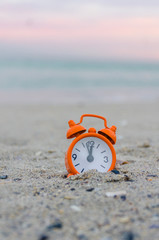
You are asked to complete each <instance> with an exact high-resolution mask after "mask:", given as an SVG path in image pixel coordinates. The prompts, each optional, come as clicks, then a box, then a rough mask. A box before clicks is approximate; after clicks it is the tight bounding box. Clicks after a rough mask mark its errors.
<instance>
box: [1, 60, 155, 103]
mask: <svg viewBox="0 0 159 240" xmlns="http://www.w3.org/2000/svg"><path fill="white" fill-rule="evenodd" d="M158 100H159V62H141V61H140V62H137V61H110V60H105V61H103V60H75V59H71V60H70V59H69V60H68V59H62V60H61V59H60V60H59V59H58V60H57V59H45V58H41V59H25V58H21V59H15V58H14V59H1V60H0V103H19V104H22V103H37V104H39V103H55V104H58V103H59V104H61V103H62V104H63V103H70V104H76V103H95V102H102V103H126V102H146V101H147V102H153V101H158Z"/></svg>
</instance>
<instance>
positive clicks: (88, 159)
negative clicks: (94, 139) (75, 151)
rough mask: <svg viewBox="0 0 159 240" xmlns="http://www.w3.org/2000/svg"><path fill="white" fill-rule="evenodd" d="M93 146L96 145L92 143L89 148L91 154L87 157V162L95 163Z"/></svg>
mask: <svg viewBox="0 0 159 240" xmlns="http://www.w3.org/2000/svg"><path fill="white" fill-rule="evenodd" d="M89 145H90V144H89ZM93 145H94V144H92V143H91V146H90V148H88V153H89V155H88V156H87V161H88V162H93V160H94V157H93V155H92V151H93Z"/></svg>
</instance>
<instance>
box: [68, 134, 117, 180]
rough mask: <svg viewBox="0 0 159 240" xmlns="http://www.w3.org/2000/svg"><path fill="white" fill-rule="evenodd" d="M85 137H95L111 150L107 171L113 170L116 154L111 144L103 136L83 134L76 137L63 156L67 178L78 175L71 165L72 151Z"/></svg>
mask: <svg viewBox="0 0 159 240" xmlns="http://www.w3.org/2000/svg"><path fill="white" fill-rule="evenodd" d="M86 137H97V138H100V139H101V140H103V141H104V142H106V144H107V145H108V146H109V148H110V150H111V153H112V164H111V166H110V168H109V170H108V172H109V171H111V170H113V169H114V168H115V163H116V153H115V149H114V147H113V145H112V143H111V142H110V141H109V140H108V139H107V138H106V137H104V136H103V135H101V134H99V133H83V134H81V135H79V136H78V137H76V138H75V139H74V140H73V141H72V143H71V144H70V146H69V148H68V150H67V153H66V155H65V166H66V169H67V171H68V173H69V175H68V177H69V176H70V175H75V174H80V173H79V172H78V171H77V170H76V168H75V167H74V165H73V163H72V150H73V147H74V146H75V144H76V143H77V142H78V141H79V140H81V139H83V138H86Z"/></svg>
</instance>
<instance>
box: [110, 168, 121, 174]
mask: <svg viewBox="0 0 159 240" xmlns="http://www.w3.org/2000/svg"><path fill="white" fill-rule="evenodd" d="M111 172H113V173H115V174H120V172H119V171H118V170H116V169H113V170H112V171H111Z"/></svg>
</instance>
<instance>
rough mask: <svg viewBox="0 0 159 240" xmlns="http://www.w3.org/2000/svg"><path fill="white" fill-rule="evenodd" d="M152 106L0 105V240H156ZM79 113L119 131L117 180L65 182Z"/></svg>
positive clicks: (158, 151)
mask: <svg viewBox="0 0 159 240" xmlns="http://www.w3.org/2000/svg"><path fill="white" fill-rule="evenodd" d="M158 106H159V103H157V102H156V103H149V104H148V103H145V104H120V105H118V104H113V105H109V104H105V105H94V106H93V105H85V104H78V105H76V106H75V105H62V106H53V105H41V106H40V105H35V106H31V105H28V106H27V105H25V106H20V105H13V106H9V105H7V106H5V105H4V106H0V113H1V115H0V126H1V128H0V177H1V178H4V179H0V239H6V240H8V239H9V240H17V239H22V240H23V239H31V240H34V239H36V240H46V239H61V240H63V239H65V240H67V239H68V240H70V239H71V240H72V239H77V240H78V239H79V240H87V239H97V240H98V239H99V240H114V239H115V240H116V239H118V240H119V239H121V240H122V239H124V240H126V239H127V240H132V239H144V240H149V239H153V240H158V239H159V134H158V133H159V111H158V109H159V107H158ZM83 113H94V114H100V115H102V116H105V117H106V118H107V121H108V126H111V125H116V126H117V128H118V130H117V139H118V141H117V143H116V145H115V149H116V153H117V159H118V160H119V163H118V164H117V166H116V167H117V169H118V171H119V173H120V174H115V173H112V172H110V173H105V174H103V173H97V172H96V171H90V172H88V173H84V174H81V175H78V176H73V177H71V178H69V179H68V178H66V174H67V172H66V169H65V164H64V155H65V151H66V150H67V148H68V146H69V144H70V143H71V140H67V139H66V138H65V135H66V131H67V129H68V124H67V122H68V120H70V119H73V120H74V121H75V122H78V121H79V118H80V116H81V115H82V114H83ZM84 126H86V127H87V128H88V127H91V126H92V127H96V128H97V129H101V128H103V122H102V121H101V120H93V119H91V118H89V119H87V120H85V121H84ZM123 162H125V163H127V164H121V163H123ZM121 191H122V193H121ZM112 192H115V193H112ZM114 195H115V196H114Z"/></svg>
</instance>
